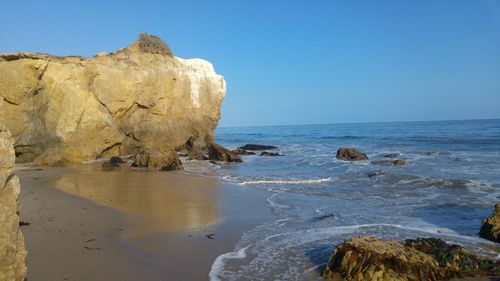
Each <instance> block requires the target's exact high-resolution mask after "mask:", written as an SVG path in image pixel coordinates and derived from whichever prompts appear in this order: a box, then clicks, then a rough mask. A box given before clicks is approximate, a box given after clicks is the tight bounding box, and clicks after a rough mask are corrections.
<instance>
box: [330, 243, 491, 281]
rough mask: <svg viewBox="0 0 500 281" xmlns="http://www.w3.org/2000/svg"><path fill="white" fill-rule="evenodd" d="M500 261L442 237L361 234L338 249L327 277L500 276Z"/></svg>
mask: <svg viewBox="0 0 500 281" xmlns="http://www.w3.org/2000/svg"><path fill="white" fill-rule="evenodd" d="M499 274H500V262H498V261H496V262H495V261H492V260H484V259H479V258H477V257H476V256H475V255H473V254H471V253H469V252H468V251H467V250H466V249H465V248H463V247H461V246H458V245H448V244H446V242H444V241H443V240H441V239H436V238H418V239H416V240H406V241H405V242H404V243H399V242H397V241H382V240H379V239H377V238H374V237H359V238H353V239H351V240H348V241H345V242H344V243H342V244H340V245H338V246H337V247H336V248H335V251H334V252H333V254H332V256H331V258H330V260H329V261H328V264H327V266H326V268H325V269H324V271H323V276H324V277H325V278H327V279H329V280H335V281H347V280H357V281H364V280H366V281H371V280H378V281H393V280H400V281H413V280H415V281H417V280H450V279H453V278H457V277H458V278H460V277H465V276H468V277H472V276H499Z"/></svg>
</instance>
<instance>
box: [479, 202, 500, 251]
mask: <svg viewBox="0 0 500 281" xmlns="http://www.w3.org/2000/svg"><path fill="white" fill-rule="evenodd" d="M479 236H481V237H483V238H485V239H488V240H491V241H494V242H497V243H500V204H496V205H495V210H494V211H493V214H492V215H491V217H489V218H485V219H484V220H483V225H482V226H481V230H480V231H479Z"/></svg>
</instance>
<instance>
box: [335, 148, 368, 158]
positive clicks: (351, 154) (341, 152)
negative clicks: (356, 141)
mask: <svg viewBox="0 0 500 281" xmlns="http://www.w3.org/2000/svg"><path fill="white" fill-rule="evenodd" d="M337 159H339V160H345V161H359V160H368V157H367V156H366V154H364V153H362V152H361V151H359V150H357V149H354V148H351V147H347V148H346V147H341V148H339V149H338V150H337Z"/></svg>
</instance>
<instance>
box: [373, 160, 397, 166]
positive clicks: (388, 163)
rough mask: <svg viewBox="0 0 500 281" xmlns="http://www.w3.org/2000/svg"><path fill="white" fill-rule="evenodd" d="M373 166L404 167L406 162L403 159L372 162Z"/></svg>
mask: <svg viewBox="0 0 500 281" xmlns="http://www.w3.org/2000/svg"><path fill="white" fill-rule="evenodd" d="M371 163H372V164H376V165H394V166H403V165H406V161H405V160H402V159H396V160H376V161H372V162H371Z"/></svg>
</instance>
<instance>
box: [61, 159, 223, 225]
mask: <svg viewBox="0 0 500 281" xmlns="http://www.w3.org/2000/svg"><path fill="white" fill-rule="evenodd" d="M76 169H77V172H76V173H70V174H66V175H63V176H62V177H60V178H58V179H57V180H55V182H54V185H55V187H56V188H58V189H60V190H62V191H64V192H67V193H70V194H73V195H77V196H80V197H84V198H87V199H90V200H92V201H93V202H95V203H97V204H101V205H105V206H109V207H112V208H114V209H117V210H119V211H121V212H124V213H125V214H126V215H127V216H130V217H131V218H132V219H133V221H134V223H135V225H136V226H137V228H134V232H139V233H141V234H153V233H166V232H172V231H195V230H201V229H203V228H206V227H208V226H212V225H214V224H217V223H219V222H220V221H221V218H220V217H219V216H218V209H217V197H218V196H217V192H218V188H217V182H216V181H215V180H212V179H209V178H204V177H195V176H188V175H183V174H179V173H172V172H156V171H149V172H148V171H136V170H132V169H131V168H128V167H120V168H116V169H114V170H113V171H104V170H102V168H101V167H100V165H97V164H96V165H86V166H81V167H78V168H76ZM139 233H136V234H139ZM129 234H132V233H129Z"/></svg>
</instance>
